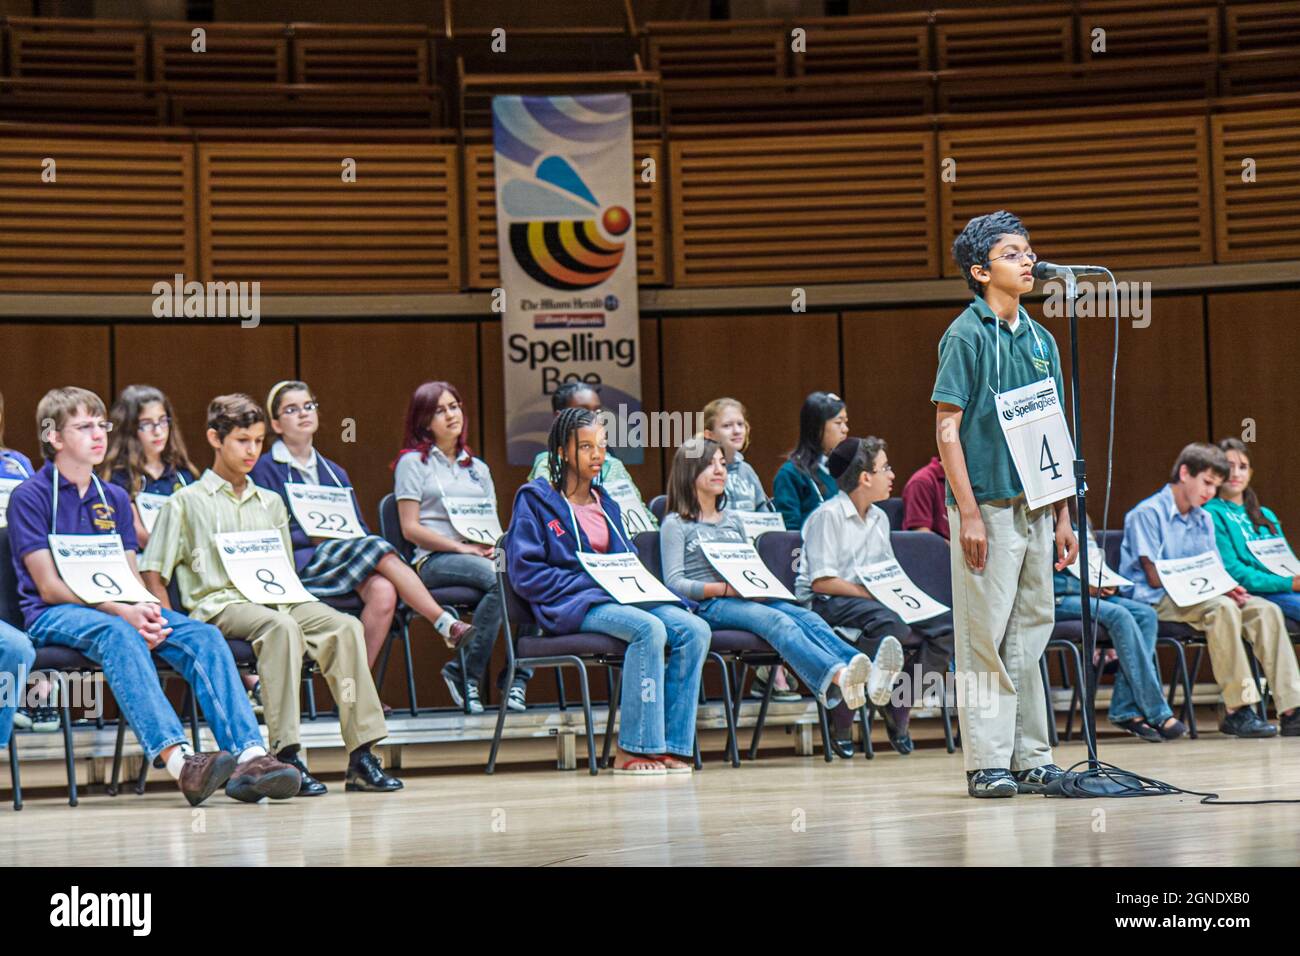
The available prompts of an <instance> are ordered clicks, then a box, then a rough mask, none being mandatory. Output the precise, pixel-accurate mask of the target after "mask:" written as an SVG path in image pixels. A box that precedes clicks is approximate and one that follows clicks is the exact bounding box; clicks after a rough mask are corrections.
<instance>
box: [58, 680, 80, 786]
mask: <svg viewBox="0 0 1300 956" xmlns="http://www.w3.org/2000/svg"><path fill="white" fill-rule="evenodd" d="M59 676H60V678H61V677H62V675H59ZM60 689H61V690H62V691H63V693H61V694H59V704H60V705H61V709H60V711H59V723H61V724H62V725H63V757H64V760H65V762H66V763H67V770H68V806H70V807H75V806H76V805H77V765H76V762H75V761H74V760H73V756H72V707H71V705H70V704H69V703H68V697H69V696H70V695H69V694H68V693H67V688H66V687H64V688H60Z"/></svg>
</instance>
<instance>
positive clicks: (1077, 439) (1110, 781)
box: [1048, 272, 1142, 797]
mask: <svg viewBox="0 0 1300 956" xmlns="http://www.w3.org/2000/svg"><path fill="white" fill-rule="evenodd" d="M1063 281H1064V283H1065V309H1066V312H1065V314H1066V317H1067V318H1068V319H1069V320H1070V389H1071V396H1070V397H1071V400H1072V401H1071V404H1072V406H1073V409H1072V411H1073V418H1074V455H1075V458H1074V496H1075V502H1076V504H1077V505H1078V509H1079V568H1080V570H1081V571H1082V573H1081V574H1080V575H1079V578H1080V580H1081V581H1082V584H1083V593H1082V595H1081V600H1080V606H1081V607H1080V617H1081V618H1082V623H1083V694H1082V698H1081V701H1082V707H1081V710H1082V724H1083V739H1084V743H1085V744H1086V746H1087V748H1088V769H1087V770H1085V771H1082V772H1081V773H1080V774H1079V775H1078V776H1077V777H1076V778H1075V779H1074V780H1073V781H1072V783H1071V784H1070V785H1064V781H1063V782H1062V783H1063V785H1062V786H1060V787H1055V788H1053V789H1051V790H1049V791H1048V793H1049V794H1051V795H1053V796H1071V797H1105V796H1119V795H1126V794H1133V793H1135V792H1139V791H1141V790H1142V783H1141V781H1140V780H1139V779H1138V778H1137V777H1135V776H1133V775H1132V774H1131V773H1129V772H1127V771H1123V770H1119V769H1117V768H1116V769H1110V768H1105V767H1103V766H1102V764H1101V761H1100V760H1099V759H1098V757H1097V724H1096V706H1097V678H1098V677H1099V676H1100V668H1094V667H1093V664H1092V656H1093V654H1095V653H1096V650H1097V641H1096V636H1095V635H1094V633H1093V629H1092V602H1093V600H1094V599H1093V597H1092V595H1091V594H1089V593H1088V587H1089V583H1090V582H1089V577H1090V575H1089V573H1088V568H1089V565H1088V547H1089V544H1090V543H1091V535H1090V534H1089V531H1088V500H1087V491H1086V481H1085V477H1084V472H1085V468H1084V460H1083V422H1082V414H1081V412H1080V408H1081V407H1082V402H1081V401H1080V396H1079V317H1078V314H1077V313H1076V311H1075V299H1076V298H1077V296H1078V286H1077V282H1076V279H1075V275H1074V273H1073V272H1066V274H1065V275H1064V277H1063ZM1096 600H1097V601H1100V600H1101V596H1100V595H1098V596H1097V598H1096ZM1053 720H1055V716H1053Z"/></svg>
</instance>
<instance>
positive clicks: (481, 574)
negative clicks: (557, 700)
mask: <svg viewBox="0 0 1300 956" xmlns="http://www.w3.org/2000/svg"><path fill="white" fill-rule="evenodd" d="M420 580H421V581H423V582H424V586H425V587H426V588H428V589H429V590H430V591H432V590H433V589H434V588H447V587H468V588H477V589H478V590H480V591H482V592H483V598H482V599H481V600H480V601H479V602H478V604H477V605H476V606H475V607H474V633H473V635H471V636H470V639H469V643H467V644H466V645H465V666H466V667H467V668H469V673H468V674H467V675H464V676H466V677H468V678H469V679H470V680H471V681H477V680H478V679H479V678H480V677H482V676H483V671H485V670H486V669H487V666H488V662H489V661H490V660H492V649H493V648H494V647H495V646H496V643H497V635H498V634H500V633H501V618H502V617H503V616H504V612H503V610H502V608H501V593H500V592H499V591H498V590H497V572H496V565H495V564H493V563H492V559H491V558H485V557H482V556H481V555H477V554H454V553H452V552H451V551H435V552H434V553H433V554H431V555H429V556H428V557H427V558H425V559H424V563H423V564H421V565H420ZM442 672H443V674H444V675H446V676H447V677H449V678H451V679H452V680H455V681H458V680H460V678H461V676H462V675H461V673H460V656H459V655H458V654H453V655H452V658H451V660H450V661H448V662H447V663H446V664H445V665H443V668H442ZM532 676H533V672H532V671H531V670H530V669H529V668H527V667H520V668H517V669H516V670H515V684H516V685H517V686H519V687H523V686H524V685H526V684H527V683H528V678H530V677H532ZM505 678H506V672H505V668H502V670H501V673H500V674H499V675H497V686H498V687H501V685H502V684H503V683H505ZM503 689H504V688H503Z"/></svg>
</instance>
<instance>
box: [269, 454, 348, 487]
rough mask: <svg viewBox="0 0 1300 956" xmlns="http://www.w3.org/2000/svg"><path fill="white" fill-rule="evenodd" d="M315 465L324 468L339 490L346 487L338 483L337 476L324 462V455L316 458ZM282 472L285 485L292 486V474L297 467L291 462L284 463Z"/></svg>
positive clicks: (326, 462) (328, 464) (327, 463)
mask: <svg viewBox="0 0 1300 956" xmlns="http://www.w3.org/2000/svg"><path fill="white" fill-rule="evenodd" d="M316 464H317V465H321V466H324V468H325V470H326V471H328V472H329V473H330V477H331V478H333V479H334V484H336V485H338V486H339V487H340V488H346V487H347V485H345V484H343V482H341V481H339V476H338V475H336V474H335V473H334V469H333V468H331V467H330V463H329V462H328V461H326V460H325V456H324V455H317V456H316ZM284 470H285V483H286V484H292V483H293V473H294V472H295V471H297V466H296V465H295V464H294V463H293V461H287V462H285V463H284ZM317 474H319V472H317ZM299 484H306V482H299Z"/></svg>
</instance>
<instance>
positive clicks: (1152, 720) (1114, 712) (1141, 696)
mask: <svg viewBox="0 0 1300 956" xmlns="http://www.w3.org/2000/svg"><path fill="white" fill-rule="evenodd" d="M1092 613H1093V614H1095V615H1096V616H1097V618H1098V619H1099V620H1100V621H1101V626H1102V627H1104V628H1105V629H1106V630H1107V631H1108V632H1109V633H1110V639H1111V643H1113V644H1114V645H1115V652H1116V653H1117V654H1118V655H1119V673H1118V674H1116V675H1115V686H1114V688H1112V692H1111V696H1110V719H1111V720H1112V721H1113V722H1115V723H1120V722H1123V721H1126V720H1132V719H1133V718H1135V717H1141V718H1143V719H1145V720H1146V722H1147V723H1149V724H1151V726H1153V727H1159V726H1160V725H1161V724H1163V723H1164V722H1165V721H1166V720H1168V719H1169V718H1170V717H1172V716H1173V714H1174V712H1173V711H1172V710H1170V709H1169V704H1168V703H1167V702H1166V701H1165V692H1164V688H1163V687H1161V686H1160V670H1159V668H1157V666H1156V626H1157V623H1158V622H1157V620H1156V609H1155V608H1153V607H1152V606H1151V605H1150V604H1144V603H1143V602H1141V601H1133V600H1130V599H1129V598H1126V597H1120V596H1119V595H1118V594H1115V595H1112V596H1110V597H1108V598H1102V599H1101V600H1100V601H1098V599H1097V598H1095V597H1094V598H1093V599H1092ZM1082 616H1083V601H1082V600H1080V596H1079V595H1078V594H1067V595H1065V596H1064V597H1062V598H1061V602H1060V603H1059V604H1057V605H1056V619H1057V620H1058V621H1077V620H1079V619H1080V618H1081V617H1082ZM1086 663H1087V662H1085V665H1086Z"/></svg>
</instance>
